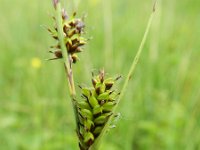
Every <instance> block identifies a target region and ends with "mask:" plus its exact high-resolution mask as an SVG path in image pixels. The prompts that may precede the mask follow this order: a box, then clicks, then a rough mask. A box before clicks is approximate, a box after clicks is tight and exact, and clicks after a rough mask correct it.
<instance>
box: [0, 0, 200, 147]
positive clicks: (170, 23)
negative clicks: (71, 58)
mask: <svg viewBox="0 0 200 150" xmlns="http://www.w3.org/2000/svg"><path fill="white" fill-rule="evenodd" d="M62 3H63V5H64V7H65V8H66V9H67V10H68V13H69V14H72V12H73V11H74V10H77V12H78V16H83V15H86V16H87V17H86V19H85V21H86V30H87V33H86V37H89V38H90V37H91V38H92V40H90V41H89V42H88V44H87V46H86V47H85V51H84V52H83V53H81V54H79V56H80V61H79V62H78V63H77V64H76V65H74V74H75V82H76V85H78V84H82V85H90V86H91V83H90V81H91V80H90V78H91V72H92V71H96V72H97V71H98V69H101V68H105V70H106V72H107V74H108V76H116V75H119V74H121V75H122V76H123V78H122V80H121V81H120V82H119V89H120V88H121V86H122V84H123V82H124V79H125V77H126V75H127V73H128V70H129V67H130V65H131V62H132V60H133V58H134V56H135V54H136V51H137V49H138V47H139V44H140V42H141V39H142V36H143V33H144V30H145V27H146V25H147V21H148V18H149V16H150V13H151V10H152V5H153V1H152V0H74V1H73V0H63V1H62ZM53 13H54V11H53V7H52V3H51V0H0V50H1V51H0V150H78V145H77V138H76V133H75V122H74V116H73V110H72V107H71V102H70V99H69V96H68V95H69V93H68V89H67V81H66V79H65V72H64V68H63V64H62V61H46V60H45V59H47V58H51V57H52V56H51V55H49V54H48V50H50V48H49V46H50V45H53V44H54V42H55V41H54V40H53V39H51V37H50V36H49V34H48V32H47V31H46V30H45V26H50V27H51V26H53V21H52V19H51V15H53ZM76 87H77V86H76ZM77 91H78V93H79V89H78V87H77ZM118 112H120V113H121V117H119V118H118V121H116V125H117V127H116V128H115V129H111V130H110V132H109V133H108V134H107V136H106V137H105V138H104V141H103V142H102V147H101V149H100V150H200V1H199V0H179V1H175V0H165V1H164V0H158V5H157V11H156V15H155V18H154V21H153V24H152V27H151V30H150V34H149V36H148V39H147V42H146V44H145V47H144V51H143V52H142V57H141V59H140V61H139V64H138V65H137V69H136V72H135V74H134V76H133V78H132V79H131V81H130V82H129V86H128V89H127V91H126V93H125V96H124V97H123V99H122V101H121V103H120V106H119V107H118Z"/></svg>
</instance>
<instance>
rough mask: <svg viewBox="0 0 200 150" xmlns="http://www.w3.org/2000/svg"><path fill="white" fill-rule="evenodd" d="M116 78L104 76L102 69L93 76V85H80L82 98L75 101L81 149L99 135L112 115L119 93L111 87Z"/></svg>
mask: <svg viewBox="0 0 200 150" xmlns="http://www.w3.org/2000/svg"><path fill="white" fill-rule="evenodd" d="M116 80H118V78H116V79H113V78H106V79H105V75H104V71H100V72H99V74H98V75H97V76H93V78H92V84H93V87H91V88H86V87H81V91H82V97H83V98H82V100H81V101H79V102H78V103H77V109H78V120H79V125H78V131H77V134H78V137H79V147H80V149H81V150H88V149H89V147H90V146H91V145H92V144H93V143H94V141H95V139H96V138H97V137H98V136H99V135H100V133H101V131H102V129H103V127H104V126H105V124H106V123H107V121H108V119H109V117H110V116H111V115H113V111H112V110H113V108H114V106H115V105H116V99H117V97H118V95H119V93H118V92H117V91H116V90H114V89H113V88H112V87H113V85H114V83H115V81H116Z"/></svg>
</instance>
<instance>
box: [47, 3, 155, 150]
mask: <svg viewBox="0 0 200 150" xmlns="http://www.w3.org/2000/svg"><path fill="white" fill-rule="evenodd" d="M53 5H54V8H55V16H54V17H53V19H54V21H55V25H54V27H53V29H50V28H48V31H49V32H50V34H51V36H52V37H53V38H54V39H55V40H56V44H55V45H54V46H51V48H52V49H53V50H51V51H49V52H50V53H52V54H53V58H50V59H49V60H56V59H62V60H63V63H64V68H65V71H66V78H67V80H68V88H69V93H70V98H71V102H72V106H73V110H74V116H75V121H76V133H77V137H78V144H79V148H80V150H98V149H99V146H100V142H101V139H102V137H104V135H105V133H106V132H107V131H108V129H109V128H110V126H111V125H112V123H113V122H112V121H113V119H114V117H115V116H116V108H117V106H118V105H119V102H120V100H121V99H122V98H123V95H124V94H125V91H126V88H127V86H128V83H129V80H130V79H131V76H132V75H133V73H134V70H135V68H136V65H137V63H138V60H139V58H140V55H141V52H142V49H143V46H144V44H145V41H146V38H147V35H148V32H149V29H150V26H151V22H152V19H153V16H154V12H155V5H154V7H153V11H152V13H151V16H150V18H149V21H148V25H147V28H146V31H145V34H144V36H143V39H142V42H141V44H140V47H139V49H138V52H137V54H136V56H135V58H134V59H133V62H132V65H131V67H130V69H129V72H128V75H127V76H126V78H125V81H124V84H123V86H122V89H121V90H117V88H116V87H117V86H114V85H115V83H116V81H117V80H118V79H119V78H120V76H117V77H107V76H105V72H104V70H103V69H102V70H100V71H99V73H98V74H92V79H91V82H92V83H91V87H82V86H79V87H80V91H81V98H79V99H78V96H77V94H76V88H75V84H74V78H73V67H74V64H75V63H76V62H77V61H78V60H79V59H78V54H79V53H81V52H82V51H83V46H84V45H85V44H86V43H87V41H88V39H86V38H85V37H84V33H85V24H84V22H83V19H81V18H77V17H76V13H73V14H72V15H71V16H69V15H68V14H67V13H66V11H65V10H64V9H63V8H62V7H61V2H60V1H59V0H53ZM120 91H121V92H120Z"/></svg>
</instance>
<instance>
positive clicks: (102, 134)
mask: <svg viewBox="0 0 200 150" xmlns="http://www.w3.org/2000/svg"><path fill="white" fill-rule="evenodd" d="M155 6H156V2H155V4H154V6H153V11H152V13H151V15H150V17H149V21H148V24H147V27H146V30H145V33H144V36H143V38H142V41H141V44H140V46H139V49H138V51H137V53H136V56H135V58H134V59H133V62H132V65H131V67H130V69H129V72H128V75H127V77H126V79H125V81H124V84H123V87H122V90H121V94H120V96H119V98H118V101H117V104H116V105H115V107H114V108H113V112H115V111H116V108H117V106H118V104H119V102H120V101H121V99H122V97H123V96H124V94H125V92H126V89H127V86H128V83H129V80H130V79H131V77H132V76H133V74H134V71H135V68H136V66H137V64H138V61H139V58H140V56H141V52H142V50H143V47H144V44H145V42H146V39H147V35H148V33H149V29H150V27H151V23H152V20H153V17H154V14H155ZM113 117H114V115H112V116H111V117H110V118H109V120H108V122H107V123H106V125H105V127H104V129H103V130H102V132H101V134H100V135H99V137H98V139H96V141H95V143H94V144H93V145H92V147H91V148H90V150H98V149H99V144H100V141H101V138H102V137H103V136H104V135H105V133H106V131H107V130H108V128H109V125H110V123H111V121H112V119H113Z"/></svg>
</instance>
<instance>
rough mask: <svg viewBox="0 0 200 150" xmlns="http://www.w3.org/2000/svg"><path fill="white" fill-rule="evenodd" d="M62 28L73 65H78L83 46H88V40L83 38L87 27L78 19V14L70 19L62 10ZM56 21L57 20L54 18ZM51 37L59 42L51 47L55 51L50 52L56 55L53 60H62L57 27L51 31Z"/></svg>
mask: <svg viewBox="0 0 200 150" xmlns="http://www.w3.org/2000/svg"><path fill="white" fill-rule="evenodd" d="M61 13H62V26H63V37H64V39H63V40H64V42H65V46H66V49H67V52H68V54H69V57H70V58H71V60H72V62H73V63H76V62H77V60H78V56H77V53H80V52H82V50H83V46H84V45H85V44H86V41H87V39H85V38H84V37H83V34H84V28H85V25H84V23H83V20H82V19H80V18H76V13H74V14H73V15H72V16H71V17H69V16H68V15H67V13H66V11H65V10H64V9H63V10H62V12H61ZM53 19H54V20H55V18H54V17H53ZM48 31H49V32H50V34H51V36H52V37H53V38H54V39H55V40H56V41H57V43H56V45H54V46H51V48H53V51H49V52H50V53H53V54H54V58H51V59H50V60H53V59H60V58H62V57H63V55H62V51H61V45H60V42H59V39H58V29H57V27H56V26H55V27H54V28H53V29H49V28H48Z"/></svg>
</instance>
